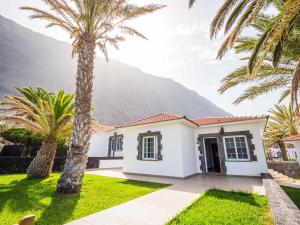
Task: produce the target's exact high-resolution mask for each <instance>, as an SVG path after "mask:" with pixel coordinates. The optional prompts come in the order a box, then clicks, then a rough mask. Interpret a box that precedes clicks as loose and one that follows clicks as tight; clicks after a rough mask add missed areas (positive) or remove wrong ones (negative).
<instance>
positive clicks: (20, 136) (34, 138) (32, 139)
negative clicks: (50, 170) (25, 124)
mask: <svg viewBox="0 0 300 225" xmlns="http://www.w3.org/2000/svg"><path fill="white" fill-rule="evenodd" d="M1 136H2V137H3V138H4V139H5V140H7V141H9V142H11V143H14V144H17V145H23V146H25V153H24V155H27V156H29V155H31V156H34V155H36V151H37V150H39V148H40V147H41V145H42V142H43V140H44V137H43V136H42V135H40V134H38V133H34V132H32V131H30V130H28V129H21V128H11V129H8V130H6V131H4V132H3V133H2V134H1ZM67 148H68V145H67V142H66V140H62V139H61V140H59V141H58V142H57V151H58V154H59V155H60V156H61V155H65V154H64V153H65V152H66V151H67Z"/></svg>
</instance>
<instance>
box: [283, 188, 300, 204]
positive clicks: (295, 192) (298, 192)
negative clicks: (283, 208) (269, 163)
mask: <svg viewBox="0 0 300 225" xmlns="http://www.w3.org/2000/svg"><path fill="white" fill-rule="evenodd" d="M281 187H282V189H283V190H284V191H285V192H286V193H287V195H288V196H289V197H290V199H292V201H293V202H294V203H295V205H296V206H297V207H298V208H299V209H300V189H298V188H290V187H285V186H281Z"/></svg>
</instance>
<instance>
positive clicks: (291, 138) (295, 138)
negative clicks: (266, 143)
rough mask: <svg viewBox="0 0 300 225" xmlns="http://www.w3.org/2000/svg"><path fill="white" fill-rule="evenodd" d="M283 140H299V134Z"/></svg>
mask: <svg viewBox="0 0 300 225" xmlns="http://www.w3.org/2000/svg"><path fill="white" fill-rule="evenodd" d="M283 140H284V141H300V134H297V135H293V136H289V137H287V138H285V139H283Z"/></svg>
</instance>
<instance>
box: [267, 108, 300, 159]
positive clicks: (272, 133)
mask: <svg viewBox="0 0 300 225" xmlns="http://www.w3.org/2000/svg"><path fill="white" fill-rule="evenodd" d="M270 113H271V116H270V118H269V121H268V124H267V126H266V129H265V133H264V143H265V146H266V147H274V146H275V145H278V146H279V148H280V150H281V155H282V159H283V160H285V161H287V160H288V157H287V153H286V148H285V144H284V142H283V139H284V138H286V137H288V136H291V135H296V134H298V127H299V125H300V123H299V122H300V120H299V117H298V116H297V115H296V113H295V111H294V110H293V107H292V105H291V104H290V105H289V106H288V107H287V106H285V105H275V107H274V108H273V109H271V110H270Z"/></svg>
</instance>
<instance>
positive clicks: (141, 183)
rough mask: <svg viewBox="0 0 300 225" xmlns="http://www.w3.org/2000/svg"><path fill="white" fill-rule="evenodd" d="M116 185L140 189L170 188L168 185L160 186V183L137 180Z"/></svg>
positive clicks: (124, 181) (123, 181)
mask: <svg viewBox="0 0 300 225" xmlns="http://www.w3.org/2000/svg"><path fill="white" fill-rule="evenodd" d="M118 183H121V184H125V185H131V186H135V187H142V188H155V189H156V188H164V187H168V186H170V184H162V183H154V182H148V181H139V180H122V181H119V182H118Z"/></svg>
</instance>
